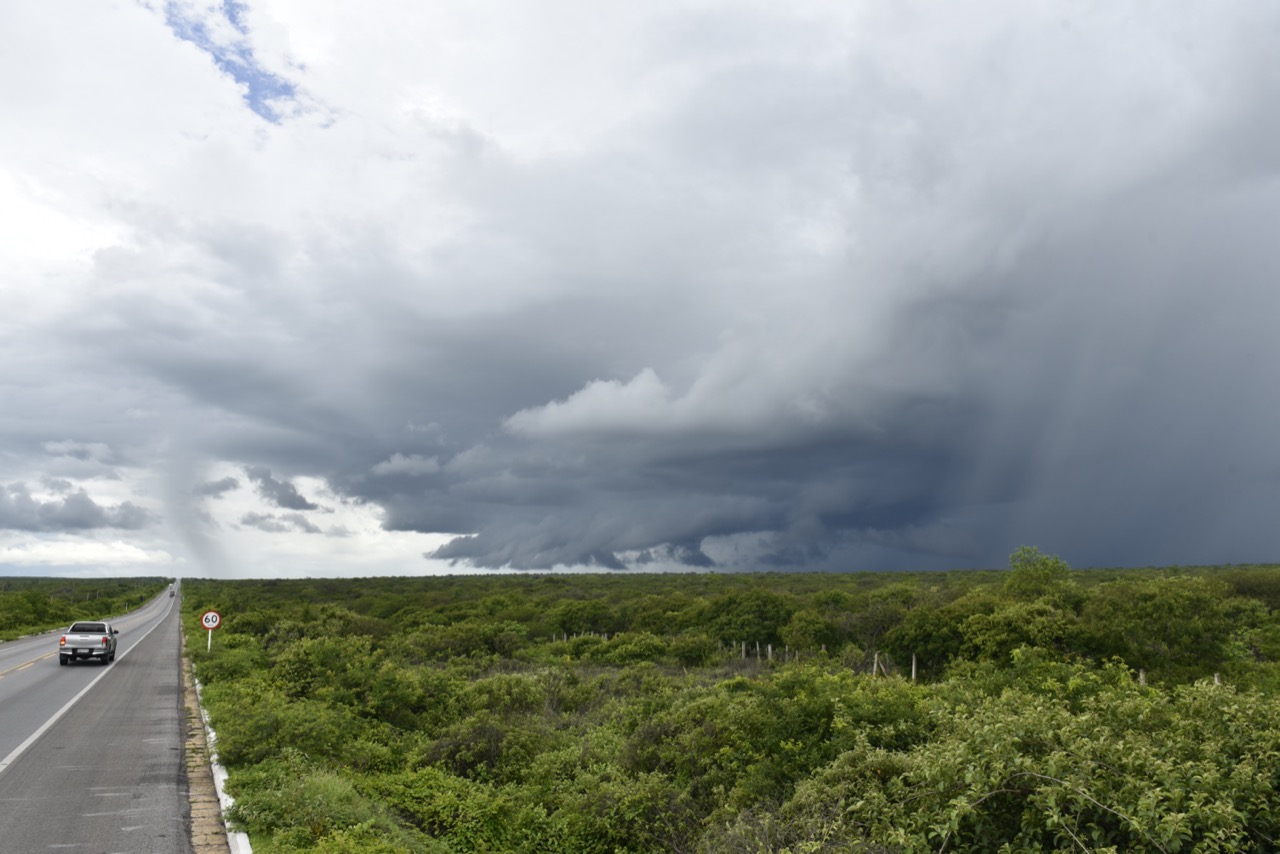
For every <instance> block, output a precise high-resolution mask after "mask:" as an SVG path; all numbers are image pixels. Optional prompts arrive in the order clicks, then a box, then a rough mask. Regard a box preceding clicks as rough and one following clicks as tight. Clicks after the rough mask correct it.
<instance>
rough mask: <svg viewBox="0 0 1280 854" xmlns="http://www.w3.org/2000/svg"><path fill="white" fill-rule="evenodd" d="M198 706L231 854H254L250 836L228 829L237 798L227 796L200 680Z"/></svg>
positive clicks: (197, 690) (223, 769) (223, 773)
mask: <svg viewBox="0 0 1280 854" xmlns="http://www.w3.org/2000/svg"><path fill="white" fill-rule="evenodd" d="M195 683H196V705H198V706H199V707H200V720H201V722H202V723H203V724H204V738H205V742H206V743H207V744H208V745H209V767H210V768H212V769H213V785H214V788H216V789H217V790H218V805H219V806H220V807H221V808H222V826H223V827H226V829H227V845H229V846H230V847H231V854H253V848H252V847H251V846H250V845H249V834H247V833H242V832H241V831H238V830H232V829H231V828H230V827H227V810H229V809H231V805H232V804H234V803H235V798H233V797H231V796H230V795H228V794H227V788H226V786H227V769H226V768H223V767H222V765H221V763H219V762H218V747H217V745H218V734H217V733H215V732H214V731H213V727H211V726H209V713H208V712H206V711H205V710H204V701H203V700H202V699H201V698H200V680H199V679H196V680H195Z"/></svg>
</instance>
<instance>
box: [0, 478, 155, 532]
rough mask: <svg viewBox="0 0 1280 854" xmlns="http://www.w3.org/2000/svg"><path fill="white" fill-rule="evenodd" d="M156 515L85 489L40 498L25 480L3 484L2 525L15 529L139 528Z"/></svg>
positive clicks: (84, 529) (147, 523) (1, 526)
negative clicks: (106, 502)
mask: <svg viewBox="0 0 1280 854" xmlns="http://www.w3.org/2000/svg"><path fill="white" fill-rule="evenodd" d="M154 521H155V519H154V517H153V516H152V515H151V514H150V513H149V512H147V511H146V510H144V509H143V508H141V507H138V506H137V505H135V504H132V503H130V502H128V501H125V502H122V503H120V504H116V505H112V506H105V507H104V506H103V505H101V504H98V503H97V502H95V501H94V500H93V498H91V497H90V496H89V494H88V493H87V492H85V491H84V490H83V489H79V490H76V491H75V492H72V493H70V494H68V495H66V496H65V497H63V498H58V499H52V500H49V501H41V500H39V499H37V498H35V497H33V496H32V495H31V492H30V490H28V489H27V487H26V486H25V485H24V484H21V483H14V484H9V485H8V486H5V487H0V529H8V530H15V531H86V530H92V529H96V528H119V529H125V530H138V529H141V528H145V527H147V526H149V525H151V524H152V523H153V522H154Z"/></svg>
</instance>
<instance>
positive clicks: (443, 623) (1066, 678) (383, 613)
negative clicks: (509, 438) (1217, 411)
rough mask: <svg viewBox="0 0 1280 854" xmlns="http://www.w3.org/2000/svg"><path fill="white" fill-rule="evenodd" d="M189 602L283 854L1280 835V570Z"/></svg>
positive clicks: (959, 845) (988, 845)
mask: <svg viewBox="0 0 1280 854" xmlns="http://www.w3.org/2000/svg"><path fill="white" fill-rule="evenodd" d="M183 589H184V605H183V610H184V626H185V629H186V631H187V634H188V649H189V651H190V655H191V657H192V659H193V662H194V664H195V666H196V671H197V675H198V677H199V678H200V679H201V680H202V683H203V685H204V702H205V705H206V707H207V708H208V710H209V712H210V715H211V717H212V721H213V724H214V726H215V728H216V729H217V732H218V748H219V752H220V755H221V758H222V760H223V761H224V763H225V764H226V765H227V766H228V768H229V769H230V786H231V788H232V793H233V794H234V795H235V797H236V798H237V801H236V806H235V807H234V810H233V815H232V817H233V819H234V820H235V821H236V822H237V823H238V824H239V825H240V826H241V827H243V828H245V829H246V830H248V831H249V833H250V834H251V836H252V839H253V843H254V850H255V851H258V852H261V853H262V854H269V852H289V851H299V850H307V851H322V852H351V851H368V852H384V854H390V852H416V851H427V852H447V851H457V852H464V851H495V852H496V851H522V852H524V851H528V852H651V851H676V852H700V851H706V852H720V851H728V852H827V851H830V852H835V851H863V852H896V851H909V852H915V851H937V852H943V851H972V852H977V851H1154V852H1183V851H1187V852H1189V851H1222V852H1226V851H1269V850H1276V848H1277V842H1276V841H1275V840H1276V839H1277V838H1280V837H1278V834H1280V827H1277V824H1278V823H1280V786H1278V784H1280V701H1278V700H1277V692H1276V690H1275V689H1276V687H1277V685H1280V671H1277V661H1280V619H1278V618H1277V615H1276V613H1275V609H1276V607H1277V606H1278V605H1280V570H1277V569H1275V568H1270V567H1224V568H1197V569H1178V570H1157V569H1149V570H1125V571H1073V570H1071V569H1070V568H1069V567H1067V565H1066V564H1065V563H1063V562H1062V561H1060V560H1058V559H1057V558H1053V557H1050V556H1046V555H1043V554H1041V553H1039V552H1037V551H1036V550H1034V549H1022V550H1019V552H1017V553H1016V554H1015V555H1014V556H1013V558H1012V561H1011V569H1010V571H1007V572H955V573H928V574H926V573H920V574H908V575H902V574H892V575H887V574H885V575H878V574H850V575H789V574H770V575H709V574H708V575H622V574H615V575H585V576H563V575H560V576H557V575H543V576H523V575H522V576H500V577H474V576H472V577H448V578H414V579H406V578H399V579H391V578H380V579H361V580H314V579H308V580H296V581H285V580H273V581H208V580H195V581H187V582H185V583H184V588H183ZM206 608H217V609H218V610H219V611H220V612H221V613H222V615H223V617H224V624H223V628H221V629H219V630H218V632H217V633H216V635H215V637H214V640H213V649H212V651H211V652H206V650H205V644H206V635H205V632H204V631H203V630H202V629H201V628H200V626H199V623H198V619H199V614H200V613H201V612H202V611H204V610H205V609H206ZM744 645H745V646H744ZM744 649H745V655H744ZM757 650H759V651H758V652H757ZM770 651H771V652H772V657H770ZM913 655H914V657H915V664H916V672H917V677H918V678H917V679H916V680H912V678H911V670H912V657H913ZM873 667H875V670H876V674H878V675H873V674H872V669H873Z"/></svg>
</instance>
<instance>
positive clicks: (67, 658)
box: [58, 620, 120, 664]
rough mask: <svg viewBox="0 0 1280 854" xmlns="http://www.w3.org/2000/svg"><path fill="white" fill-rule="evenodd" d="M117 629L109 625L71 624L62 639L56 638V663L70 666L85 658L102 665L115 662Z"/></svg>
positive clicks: (83, 622)
mask: <svg viewBox="0 0 1280 854" xmlns="http://www.w3.org/2000/svg"><path fill="white" fill-rule="evenodd" d="M118 634H120V630H119V629H115V628H112V627H111V624H110V623H100V622H97V621H90V620H81V621H80V622H77V623H72V624H71V628H69V629H67V631H66V633H65V634H64V635H62V637H60V638H58V663H59V664H70V663H71V662H72V661H79V660H80V659H83V658H87V659H90V660H97V661H98V662H100V663H102V664H106V663H107V662H110V661H115V660H116V635H118Z"/></svg>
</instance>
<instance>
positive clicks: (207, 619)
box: [200, 611, 222, 652]
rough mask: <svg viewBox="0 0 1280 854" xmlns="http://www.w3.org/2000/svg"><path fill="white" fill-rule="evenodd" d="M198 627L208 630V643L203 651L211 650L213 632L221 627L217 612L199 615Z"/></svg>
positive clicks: (220, 617)
mask: <svg viewBox="0 0 1280 854" xmlns="http://www.w3.org/2000/svg"><path fill="white" fill-rule="evenodd" d="M200 625H202V626H204V627H205V628H206V629H208V630H209V643H208V645H207V646H206V647H205V651H206V652H208V651H209V650H211V649H213V630H214V629H216V628H218V627H219V626H221V625H222V615H221V614H219V613H218V612H217V611H205V612H204V613H203V614H201V615H200Z"/></svg>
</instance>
